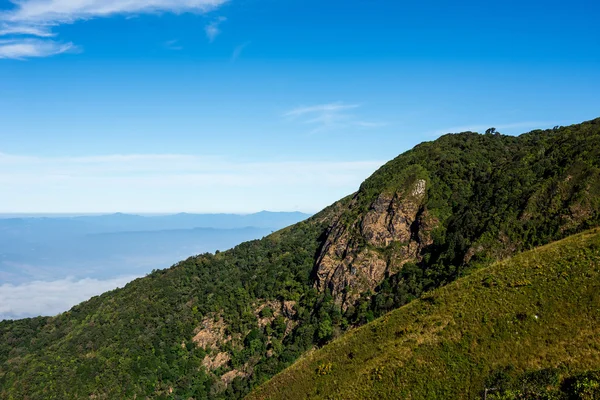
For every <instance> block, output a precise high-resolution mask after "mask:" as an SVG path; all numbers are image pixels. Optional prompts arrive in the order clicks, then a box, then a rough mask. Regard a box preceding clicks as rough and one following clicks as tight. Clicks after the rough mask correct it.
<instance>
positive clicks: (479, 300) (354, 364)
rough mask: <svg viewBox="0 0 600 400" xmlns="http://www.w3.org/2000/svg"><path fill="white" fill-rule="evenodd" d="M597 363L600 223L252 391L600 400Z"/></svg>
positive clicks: (429, 297)
mask: <svg viewBox="0 0 600 400" xmlns="http://www.w3.org/2000/svg"><path fill="white" fill-rule="evenodd" d="M589 370H596V371H598V372H600V230H599V229H595V230H592V231H588V232H586V233H583V234H579V235H575V236H572V237H569V238H567V239H564V240H562V241H559V242H555V243H552V244H550V245H546V246H544V247H541V248H538V249H535V250H532V251H528V252H525V253H521V254H519V255H517V256H515V257H514V258H512V259H509V260H506V261H502V262H498V263H496V264H494V265H493V266H491V267H489V268H484V269H481V270H479V271H477V272H475V273H473V274H471V275H470V276H468V277H466V278H462V279H459V280H458V281H456V282H454V283H452V284H450V285H447V286H446V287H444V288H440V289H437V290H434V291H432V292H429V293H427V294H426V295H424V296H423V297H422V298H421V299H420V300H417V301H414V302H412V303H411V304H408V305H406V306H404V307H402V308H400V309H398V310H394V311H392V312H390V313H389V314H386V315H385V316H384V317H382V318H380V319H378V320H376V321H374V322H371V323H369V324H367V325H365V326H363V327H361V328H358V329H356V330H353V331H351V332H349V333H348V334H346V335H344V336H343V337H342V338H340V339H338V340H335V341H334V342H332V343H331V344H329V345H327V346H325V347H324V348H322V349H320V350H318V351H316V352H314V353H311V354H310V355H308V356H306V357H304V358H303V359H302V360H301V361H299V362H297V363H296V364H294V365H293V366H292V367H290V368H288V369H287V370H286V371H284V372H283V373H281V374H279V375H277V376H276V377H275V378H273V379H272V380H271V381H270V382H268V383H267V384H265V385H263V386H262V387H260V388H259V389H258V390H257V391H256V392H255V393H253V394H252V395H250V396H249V397H248V398H249V399H271V400H275V399H286V400H288V399H289V400H291V399H308V398H315V399H399V398H402V399H415V400H416V399H480V398H482V394H483V393H484V391H485V389H486V388H488V389H491V388H495V389H496V390H491V391H489V394H488V399H506V400H509V399H521V398H527V399H563V398H564V399H566V398H571V399H598V398H600V373H592V374H590V373H589ZM592 378H593V379H592ZM586 379H587V380H586ZM577 381H579V383H580V385H576V384H574V383H577ZM564 383H566V384H564ZM561 384H562V385H561ZM586 384H587V386H586ZM561 389H562V390H561ZM567 394H568V395H570V396H571V397H567ZM586 396H587V397H586Z"/></svg>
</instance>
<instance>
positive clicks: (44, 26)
mask: <svg viewBox="0 0 600 400" xmlns="http://www.w3.org/2000/svg"><path fill="white" fill-rule="evenodd" d="M10 1H11V2H12V3H13V4H14V5H15V7H14V8H13V9H11V10H7V11H3V12H0V36H10V37H11V40H13V41H14V44H13V47H14V46H16V45H22V46H29V48H31V43H30V40H29V42H28V40H27V39H23V38H22V36H33V37H39V38H48V37H51V36H54V33H53V32H52V28H54V27H57V26H60V25H63V24H72V23H75V22H77V21H84V20H90V19H95V18H103V17H110V16H114V15H123V16H125V17H130V16H134V15H139V14H148V13H175V14H181V13H185V12H191V13H199V14H202V13H206V12H209V11H212V10H215V9H217V8H218V7H220V6H221V5H223V4H225V3H226V2H227V1H228V0H127V1H120V0H85V1H82V0H10ZM215 28H216V29H217V31H216V33H215V36H216V34H218V24H217V26H215ZM46 42H47V45H46V46H47V47H49V46H56V43H55V42H52V41H46ZM41 43H42V40H41V39H38V42H37V46H36V48H37V49H40V48H41V47H42V44H41ZM61 52H64V51H61ZM61 52H57V51H48V50H46V51H37V52H32V54H33V55H31V56H29V55H28V53H27V52H26V51H14V53H15V54H17V56H16V57H9V55H10V54H12V53H13V52H8V51H7V52H6V55H5V57H4V58H27V57H43V56H51V55H55V54H60V53H61Z"/></svg>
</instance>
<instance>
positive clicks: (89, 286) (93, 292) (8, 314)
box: [0, 276, 136, 321]
mask: <svg viewBox="0 0 600 400" xmlns="http://www.w3.org/2000/svg"><path fill="white" fill-rule="evenodd" d="M135 278H136V277H134V276H129V277H121V278H114V279H109V280H97V279H89V278H88V279H81V280H74V279H71V278H68V279H61V280H56V281H51V282H42V281H36V282H30V283H25V284H22V285H11V284H4V285H0V321H1V320H3V319H18V318H26V317H34V316H39V315H43V316H53V315H57V314H59V313H61V312H64V311H67V310H69V309H70V308H71V307H73V306H75V305H77V304H79V303H81V302H82V301H85V300H88V299H90V298H91V297H93V296H97V295H99V294H102V293H104V292H106V291H109V290H113V289H116V288H118V287H123V286H125V285H126V284H127V283H128V282H131V281H132V280H133V279H135Z"/></svg>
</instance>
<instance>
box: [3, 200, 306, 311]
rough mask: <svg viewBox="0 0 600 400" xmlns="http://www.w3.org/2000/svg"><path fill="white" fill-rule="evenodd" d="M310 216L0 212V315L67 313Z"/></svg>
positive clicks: (294, 213) (278, 214)
mask: <svg viewBox="0 0 600 400" xmlns="http://www.w3.org/2000/svg"><path fill="white" fill-rule="evenodd" d="M308 216H309V215H307V214H303V213H299V212H290V213H286V212H281V213H274V212H266V211H264V212H260V213H256V214H248V215H236V214H186V213H181V214H174V215H152V216H148V215H133V214H121V213H117V214H108V215H85V216H65V215H54V216H53V215H46V216H41V215H37V216H31V215H1V216H0V320H1V319H5V318H20V317H27V316H35V315H39V314H41V315H53V314H56V313H58V312H62V311H66V310H67V309H68V308H70V307H71V306H73V305H75V304H77V303H79V302H80V301H83V300H86V299H87V298H89V297H90V296H93V295H96V294H100V293H102V292H104V291H106V290H111V289H114V288H116V287H118V286H122V285H123V284H125V283H126V282H128V281H130V280H131V279H133V278H135V277H139V276H144V275H145V274H147V273H149V272H150V271H152V270H153V269H158V268H167V267H169V266H171V265H173V264H174V263H176V262H178V261H180V260H182V259H185V258H187V257H189V256H192V255H196V254H200V253H205V252H214V251H216V250H226V249H228V248H231V247H233V246H235V245H237V244H239V243H241V242H244V241H247V240H253V239H259V238H261V237H264V236H266V235H268V234H270V233H271V232H272V231H275V230H278V229H281V228H283V227H285V226H288V225H291V224H294V223H296V222H299V221H301V220H303V219H306V218H307V217H308Z"/></svg>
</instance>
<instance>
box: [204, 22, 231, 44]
mask: <svg viewBox="0 0 600 400" xmlns="http://www.w3.org/2000/svg"><path fill="white" fill-rule="evenodd" d="M225 21H227V18H225V17H219V18H217V19H215V20H214V21H212V22H211V23H209V24H208V25H206V26H205V27H204V32H206V37H207V38H208V40H209V41H210V42H211V43H212V42H214V41H215V39H216V38H217V36H219V34H220V33H221V29H220V28H219V26H220V25H221V23H223V22H225Z"/></svg>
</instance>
